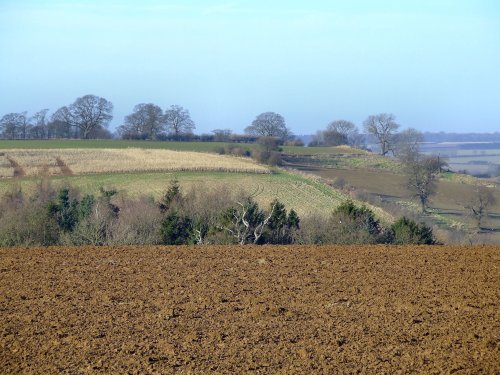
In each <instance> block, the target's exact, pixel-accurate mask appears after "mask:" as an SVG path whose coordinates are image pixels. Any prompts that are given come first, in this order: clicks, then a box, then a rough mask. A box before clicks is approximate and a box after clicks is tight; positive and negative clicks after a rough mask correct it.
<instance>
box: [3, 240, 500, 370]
mask: <svg viewBox="0 0 500 375" xmlns="http://www.w3.org/2000/svg"><path fill="white" fill-rule="evenodd" d="M499 265H500V248H499V247H493V246H492V247H475V248H466V247H463V248H460V247H455V248H453V247H428V248H409V247H407V248H397V247H364V248H363V247H309V248H308V247H298V246H297V247H267V246H264V247H196V248H194V247H178V248H162V247H143V248H138V247H136V248H133V247H130V248H70V249H68V248H50V249H19V248H18V249H0V373H2V374H8V373H39V374H50V373H67V374H76V373H117V374H123V373H132V374H135V373H172V372H174V373H207V372H210V371H212V372H217V373H242V372H248V371H254V372H257V373H276V372H279V373H332V372H333V373H335V372H341V373H356V372H361V373H398V372H401V373H403V372H405V373H407V372H412V371H414V372H425V373H441V372H444V373H453V372H457V373H488V374H493V373H499V372H500V353H499V347H500V346H499V344H500V323H499V322H500V313H499V306H498V305H499V303H498V302H499V295H498V294H499V293H498V292H499V286H500V272H499V269H498V267H499Z"/></svg>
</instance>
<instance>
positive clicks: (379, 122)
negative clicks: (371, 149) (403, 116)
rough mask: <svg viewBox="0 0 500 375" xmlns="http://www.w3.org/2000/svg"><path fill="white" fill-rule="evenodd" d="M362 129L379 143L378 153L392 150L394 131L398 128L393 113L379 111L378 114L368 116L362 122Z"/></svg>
mask: <svg viewBox="0 0 500 375" xmlns="http://www.w3.org/2000/svg"><path fill="white" fill-rule="evenodd" d="M363 126H364V129H365V131H366V132H367V133H368V134H371V135H372V136H374V137H375V139H376V141H377V143H378V144H379V145H380V149H381V151H380V153H381V154H382V155H387V153H388V152H389V151H391V150H392V147H393V141H394V133H395V131H396V130H398V128H399V124H397V123H396V122H395V117H394V115H393V114H388V113H380V114H378V115H372V116H368V118H367V119H366V120H365V121H364V123H363Z"/></svg>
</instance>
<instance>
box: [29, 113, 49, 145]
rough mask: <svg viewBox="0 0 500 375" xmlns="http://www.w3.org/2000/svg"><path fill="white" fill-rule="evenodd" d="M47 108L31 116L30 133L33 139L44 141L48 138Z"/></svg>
mask: <svg viewBox="0 0 500 375" xmlns="http://www.w3.org/2000/svg"><path fill="white" fill-rule="evenodd" d="M48 112H49V110H48V108H45V109H42V110H40V111H38V112H37V113H35V114H34V115H33V116H31V119H30V122H31V129H30V133H31V136H32V137H33V138H37V139H44V138H47V137H48V127H47V113H48Z"/></svg>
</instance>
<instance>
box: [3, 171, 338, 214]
mask: <svg viewBox="0 0 500 375" xmlns="http://www.w3.org/2000/svg"><path fill="white" fill-rule="evenodd" d="M174 179H177V180H178V181H179V183H180V186H181V188H182V189H183V191H186V192H187V191H189V190H190V189H191V188H193V187H198V188H200V187H203V189H205V190H217V189H219V188H223V187H231V188H232V189H234V190H235V191H240V190H241V191H245V192H247V193H248V194H252V195H254V197H255V200H256V201H257V202H258V203H259V204H262V205H264V206H267V205H269V203H270V202H271V201H272V200H273V199H275V198H277V199H279V200H280V201H281V202H283V203H284V204H285V205H286V206H287V207H289V208H293V209H295V210H296V211H297V213H299V214H300V215H307V214H311V213H320V214H321V213H322V214H324V215H328V214H330V213H331V212H332V210H333V209H334V208H335V207H336V206H338V204H339V203H340V202H341V201H342V200H345V199H346V196H345V195H344V194H342V193H340V192H337V191H335V190H332V189H329V188H326V187H325V186H323V184H321V183H319V182H315V181H314V180H311V179H309V178H305V177H301V176H297V175H293V174H289V173H284V172H281V173H273V174H254V173H224V172H192V171H191V172H190V171H187V172H186V171H181V172H137V173H111V174H91V175H82V176H53V177H52V178H51V179H50V181H51V183H52V185H53V186H54V187H55V188H57V187H62V186H67V185H71V186H77V187H78V188H79V190H80V191H81V192H82V193H84V194H87V193H90V194H97V193H98V192H99V189H100V187H104V188H107V189H116V190H118V192H119V193H120V194H122V195H126V196H128V197H131V198H137V197H140V196H144V195H146V196H151V197H152V198H155V199H158V198H159V197H160V196H161V195H162V194H164V193H165V191H166V189H167V188H168V185H169V183H170V182H171V181H172V180H174ZM39 181H40V180H39V179H37V178H23V179H17V180H12V179H3V180H0V194H5V193H6V192H8V191H11V190H12V189H15V188H18V187H20V188H21V189H22V190H23V191H25V192H28V193H29V192H32V191H33V190H34V189H35V188H36V185H37V183H39Z"/></svg>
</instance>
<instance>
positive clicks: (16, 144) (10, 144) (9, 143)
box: [0, 139, 251, 152]
mask: <svg viewBox="0 0 500 375" xmlns="http://www.w3.org/2000/svg"><path fill="white" fill-rule="evenodd" d="M226 145H238V147H241V148H243V149H250V146H251V145H249V144H246V143H228V142H167V141H126V140H114V139H109V140H108V139H104V140H101V139H98V140H94V139H89V140H86V139H74V140H73V139H49V140H0V150H2V149H60V148H61V149H68V148H69V149H72V148H79V149H80V148H105V149H110V148H145V149H165V150H174V151H196V152H215V151H216V150H217V149H218V148H220V147H224V146H226Z"/></svg>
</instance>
